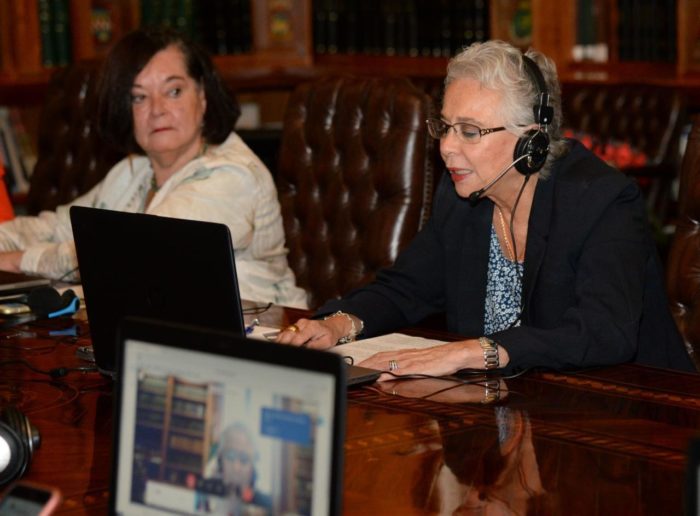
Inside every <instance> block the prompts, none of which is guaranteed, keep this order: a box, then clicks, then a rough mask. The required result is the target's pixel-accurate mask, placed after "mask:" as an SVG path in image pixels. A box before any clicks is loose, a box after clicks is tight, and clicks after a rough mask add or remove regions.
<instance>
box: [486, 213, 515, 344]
mask: <svg viewBox="0 0 700 516" xmlns="http://www.w3.org/2000/svg"><path fill="white" fill-rule="evenodd" d="M522 274H523V264H522V263H517V264H516V263H513V262H511V261H510V260H509V259H508V258H506V257H505V256H504V255H503V252H502V251H501V246H500V244H499V243H498V236H497V235H496V229H495V228H494V227H493V226H491V244H490V246H489V270H488V279H487V281H486V301H485V303H484V309H485V317H484V335H490V334H492V333H496V332H497V331H501V330H505V329H507V328H509V327H511V326H519V325H520V320H519V317H520V300H521V297H522V291H523V284H522Z"/></svg>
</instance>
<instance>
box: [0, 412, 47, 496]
mask: <svg viewBox="0 0 700 516" xmlns="http://www.w3.org/2000/svg"><path fill="white" fill-rule="evenodd" d="M40 444H41V436H40V435H39V431H38V430H37V429H36V427H34V426H33V425H32V424H31V423H30V422H29V419H27V417H26V416H25V415H24V414H22V413H21V412H20V411H19V410H17V409H16V408H14V407H5V408H3V409H2V410H0V486H4V485H5V484H8V483H10V482H12V481H13V480H15V479H16V478H19V477H21V476H22V475H23V474H24V472H25V471H26V470H27V468H28V467H29V463H30V462H31V460H32V455H34V451H35V450H36V449H37V448H39V445H40Z"/></svg>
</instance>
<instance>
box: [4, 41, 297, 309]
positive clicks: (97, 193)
mask: <svg viewBox="0 0 700 516" xmlns="http://www.w3.org/2000/svg"><path fill="white" fill-rule="evenodd" d="M239 114H240V108H239V106H238V104H237V102H236V100H235V99H234V97H232V96H231V95H230V94H229V92H228V91H227V89H226V88H225V86H224V84H223V82H222V80H221V79H220V77H219V75H218V74H217V72H216V71H215V69H214V67H213V65H212V62H211V59H210V58H209V56H208V55H207V54H206V53H205V52H204V51H203V50H202V49H201V48H200V47H199V46H197V45H194V44H192V43H191V42H190V41H188V40H186V39H184V37H183V36H181V35H180V34H179V33H177V32H175V31H173V30H171V29H167V28H162V29H140V30H136V31H134V32H132V33H130V34H128V35H126V36H125V37H124V38H123V39H122V40H121V41H120V42H118V43H117V45H116V46H115V47H114V48H113V50H112V51H111V52H110V54H109V55H108V56H107V59H106V61H105V63H104V65H103V68H102V70H101V76H100V80H99V83H98V109H97V122H96V123H97V128H98V130H99V133H100V135H101V137H102V138H103V140H104V141H105V142H106V143H107V144H110V145H113V146H115V148H117V149H119V150H121V151H123V152H124V153H125V154H126V155H127V157H126V158H124V159H123V160H122V161H120V162H119V163H117V164H116V165H115V166H114V167H113V168H112V169H111V170H110V172H109V173H108V174H107V176H106V177H105V178H104V179H103V180H102V181H101V182H100V183H99V184H97V185H96V186H95V187H94V188H93V189H92V190H90V191H89V192H88V193H86V194H85V195H83V196H81V197H79V198H77V199H76V200H75V201H73V203H71V205H79V206H89V207H96V208H105V209H112V210H118V211H126V212H132V213H149V214H153V215H161V216H168V217H175V218H184V219H195V220H202V221H208V222H218V223H223V224H226V225H227V226H228V227H229V229H230V230H231V236H232V240H233V246H234V249H235V254H236V268H237V272H238V281H239V286H240V291H241V297H242V298H244V299H250V300H255V301H265V302H270V301H271V302H275V303H279V304H284V305H288V306H299V307H305V306H306V294H305V292H304V291H303V290H302V289H300V288H298V287H297V286H296V284H295V278H294V274H293V272H292V271H291V269H290V268H289V266H288V264H287V259H286V249H285V247H284V231H283V227H282V218H281V214H280V207H279V203H278V200H277V191H276V189H275V185H274V183H273V181H272V177H271V174H270V172H269V171H268V170H267V168H266V167H265V165H264V164H263V163H262V162H261V160H260V159H259V158H258V157H257V156H256V155H255V154H254V153H253V152H252V151H251V150H250V149H249V148H248V147H247V146H246V145H245V143H244V142H243V140H241V138H240V137H239V136H238V135H237V134H236V133H235V132H234V131H233V128H234V125H235V123H236V121H237V119H238V116H239ZM69 208H70V205H64V206H60V207H58V208H57V209H56V211H55V212H43V213H41V214H40V215H39V216H38V217H17V218H16V219H14V220H13V221H10V222H6V223H3V224H0V269H1V270H8V271H22V272H27V273H37V274H41V275H45V276H49V277H54V278H59V277H62V276H68V275H69V274H71V272H72V271H74V270H75V269H76V267H77V260H76V256H75V249H74V245H73V241H72V232H71V226H70V218H69ZM135 251H136V252H138V250H135Z"/></svg>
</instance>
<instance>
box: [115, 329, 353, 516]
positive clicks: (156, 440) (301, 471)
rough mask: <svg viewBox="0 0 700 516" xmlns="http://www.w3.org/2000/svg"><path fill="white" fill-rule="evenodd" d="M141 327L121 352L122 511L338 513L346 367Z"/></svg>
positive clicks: (118, 466)
mask: <svg viewBox="0 0 700 516" xmlns="http://www.w3.org/2000/svg"><path fill="white" fill-rule="evenodd" d="M130 324H131V323H129V322H127V323H126V325H125V326H126V329H125V331H124V333H123V335H122V337H123V342H122V344H123V345H122V346H121V351H120V354H121V357H120V359H121V367H120V370H121V371H122V372H121V379H120V386H119V390H120V394H119V397H118V416H117V422H116V425H117V426H116V428H115V434H114V435H115V436H117V440H116V442H115V457H114V458H115V460H114V471H113V484H114V485H113V492H112V497H113V500H112V503H113V509H114V511H115V512H116V513H118V514H172V513H176V514H252V515H257V514H259V515H264V514H311V515H315V514H333V513H335V512H336V511H337V510H338V507H339V505H338V504H339V500H340V499H342V497H341V496H340V493H339V490H340V478H341V477H342V471H341V470H340V468H341V463H342V460H341V459H342V435H343V430H344V426H343V424H339V422H342V421H344V401H343V400H344V395H345V393H344V389H343V388H344V379H343V378H342V376H343V373H342V370H343V364H342V360H340V361H338V360H336V358H337V357H333V358H331V355H332V354H330V353H321V355H322V356H319V355H318V354H317V353H313V354H312V355H309V354H307V353H306V351H309V350H302V349H298V348H290V347H286V346H278V345H275V344H271V343H267V342H262V341H251V340H248V341H246V340H245V339H242V338H239V337H235V336H222V334H212V333H208V332H206V331H201V330H189V329H183V328H178V329H177V330H172V329H171V328H168V327H167V326H162V325H156V326H147V330H148V331H147V332H146V333H143V332H142V331H141V332H140V330H134V325H133V324H131V326H130ZM136 327H137V328H139V326H138V324H137V325H136ZM153 328H155V329H156V330H157V331H156V330H154V329H153ZM290 352H291V353H290ZM298 352H301V353H298ZM271 357H272V358H271ZM318 360H321V361H322V362H324V363H323V364H321V363H319V362H318Z"/></svg>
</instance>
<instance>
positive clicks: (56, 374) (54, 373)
mask: <svg viewBox="0 0 700 516" xmlns="http://www.w3.org/2000/svg"><path fill="white" fill-rule="evenodd" d="M13 364H19V365H23V366H25V367H26V368H27V369H30V370H31V371H33V372H35V373H39V374H45V375H48V376H50V377H51V378H53V379H54V380H55V379H57V378H63V377H64V376H66V375H67V374H68V373H72V372H78V373H92V372H97V367H95V366H80V367H54V368H53V369H49V370H46V369H39V368H38V367H35V366H34V365H32V364H31V363H29V362H28V361H27V360H24V359H22V358H18V359H15V360H3V361H1V362H0V367H5V366H8V365H13Z"/></svg>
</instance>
